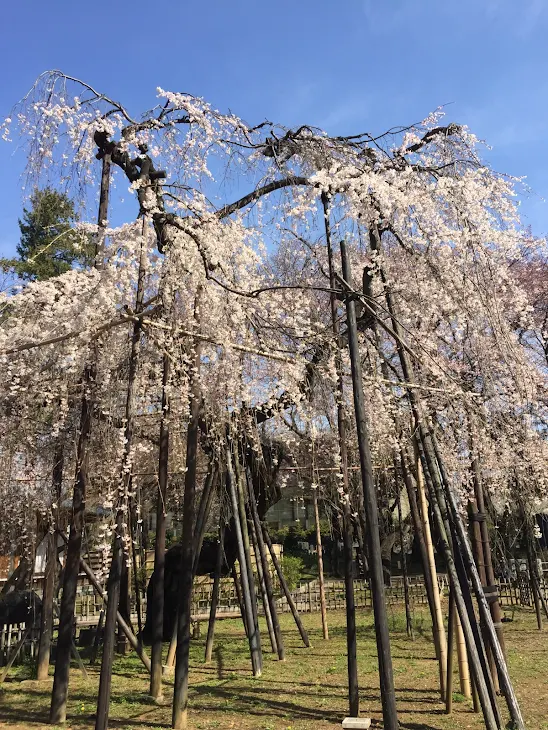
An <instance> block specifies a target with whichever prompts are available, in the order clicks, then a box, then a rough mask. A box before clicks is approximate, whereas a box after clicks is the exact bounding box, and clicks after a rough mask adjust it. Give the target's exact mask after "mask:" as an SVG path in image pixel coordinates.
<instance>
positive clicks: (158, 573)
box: [147, 355, 171, 700]
mask: <svg viewBox="0 0 548 730" xmlns="http://www.w3.org/2000/svg"><path fill="white" fill-rule="evenodd" d="M170 367H171V365H170V359H169V357H168V356H167V355H164V360H163V375H162V420H161V423H160V450H159V457H158V494H157V496H156V541H155V543H154V573H153V575H152V580H153V584H152V585H153V587H152V598H153V603H152V605H151V606H147V611H152V616H153V623H152V654H151V663H152V670H151V672H150V694H151V696H152V697H154V698H155V699H156V700H158V699H160V698H161V696H162V642H163V638H164V571H165V564H166V495H167V485H168V466H169V421H168V417H169V401H168V397H167V386H168V383H169V377H170Z"/></svg>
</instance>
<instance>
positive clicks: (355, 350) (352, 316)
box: [341, 241, 399, 730]
mask: <svg viewBox="0 0 548 730" xmlns="http://www.w3.org/2000/svg"><path fill="white" fill-rule="evenodd" d="M341 257H342V269H343V277H344V279H345V282H346V284H347V285H348V287H349V288H350V290H351V289H352V274H351V270H350V259H349V257H348V252H347V250H346V246H345V243H344V241H341ZM346 314H347V326H348V342H349V349H350V363H351V369H352V386H353V393H354V410H355V414H356V428H357V432H358V448H359V452H360V467H361V476H362V486H363V492H364V507H365V512H366V517H367V528H368V529H367V538H368V544H369V561H370V566H369V567H370V575H371V596H372V602H373V614H374V620H375V633H376V639H377V655H378V660H379V676H380V689H381V702H382V711H383V720H384V728H385V730H398V727H399V723H398V713H397V710H396V693H395V689H394V674H393V670H392V655H391V651H390V636H389V632H388V616H387V613H386V603H385V597H384V581H383V572H382V556H381V545H380V537H379V521H378V520H379V517H378V508H377V494H376V488H375V483H374V479H373V468H372V462H371V450H370V446H369V430H368V426H367V419H366V413H365V399H364V393H363V374H362V366H361V355H360V350H359V342H358V328H357V322H356V303H355V300H354V298H353V297H352V296H351V295H350V293H348V292H347V296H346Z"/></svg>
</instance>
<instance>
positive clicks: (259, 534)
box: [247, 479, 285, 661]
mask: <svg viewBox="0 0 548 730" xmlns="http://www.w3.org/2000/svg"><path fill="white" fill-rule="evenodd" d="M247 484H248V489H249V509H250V512H251V517H252V520H253V529H254V533H255V540H256V543H257V549H258V551H259V555H258V558H259V560H260V563H261V565H262V569H263V581H264V588H265V591H266V596H267V599H268V605H269V608H270V617H271V620H272V628H273V631H274V638H275V641H276V651H277V653H278V659H279V660H280V661H283V660H284V659H285V647H284V640H283V636H282V630H281V627H280V621H279V619H278V612H277V610H276V599H275V597H274V588H273V585H272V577H271V575H270V565H269V564H268V556H267V554H266V549H265V544H264V539H263V531H262V529H261V521H260V519H259V511H258V508H257V502H256V497H255V491H254V489H253V481H252V480H251V479H249V480H248V482H247Z"/></svg>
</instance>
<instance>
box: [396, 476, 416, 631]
mask: <svg viewBox="0 0 548 730" xmlns="http://www.w3.org/2000/svg"><path fill="white" fill-rule="evenodd" d="M394 477H395V481H396V501H397V508H398V528H399V533H400V550H401V571H402V577H403V597H404V602H405V626H406V630H407V636H410V637H411V638H413V618H412V613H411V601H410V598H409V579H408V576H407V556H406V554H405V544H404V540H403V524H402V516H401V497H400V484H399V480H398V479H397V476H396V471H394Z"/></svg>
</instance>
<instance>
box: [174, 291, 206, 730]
mask: <svg viewBox="0 0 548 730" xmlns="http://www.w3.org/2000/svg"><path fill="white" fill-rule="evenodd" d="M199 297H200V293H199V291H198V292H197V294H196V304H195V319H196V321H197V322H199V318H200V316H199ZM200 352H201V348H200V342H199V340H196V341H195V343H194V365H193V371H192V373H191V376H190V421H189V423H188V429H187V441H186V474H185V494H184V499H183V537H182V551H181V569H182V570H181V585H180V590H179V610H178V616H177V651H176V662H175V687H174V691H173V708H172V719H171V724H172V727H173V728H175V730H184V729H185V728H186V727H187V722H188V717H187V715H188V671H189V659H190V621H191V611H192V582H193V571H194V513H195V504H194V503H195V500H196V468H197V460H198V438H199V433H200V423H199V422H200V397H201V392H200V382H199V369H200Z"/></svg>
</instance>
